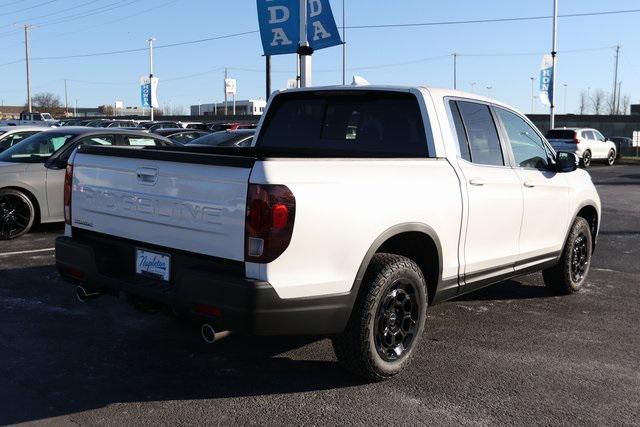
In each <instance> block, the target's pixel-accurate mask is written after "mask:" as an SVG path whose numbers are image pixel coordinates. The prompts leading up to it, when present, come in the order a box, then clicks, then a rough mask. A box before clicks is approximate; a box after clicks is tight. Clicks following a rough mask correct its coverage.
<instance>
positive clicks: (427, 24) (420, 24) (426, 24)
mask: <svg viewBox="0 0 640 427" xmlns="http://www.w3.org/2000/svg"><path fill="white" fill-rule="evenodd" d="M627 13H640V9H627V10H610V11H601V12H586V13H567V14H563V15H558V17H559V18H582V17H587V16H603V15H620V14H627ZM552 18H553V16H552V15H541V16H516V17H511V18H491V19H470V20H458V21H431V22H413V23H399V24H372V25H351V26H347V27H345V28H347V29H352V30H360V29H365V28H401V27H432V26H439V25H465V24H486V23H495V22H517V21H538V20H543V19H552Z"/></svg>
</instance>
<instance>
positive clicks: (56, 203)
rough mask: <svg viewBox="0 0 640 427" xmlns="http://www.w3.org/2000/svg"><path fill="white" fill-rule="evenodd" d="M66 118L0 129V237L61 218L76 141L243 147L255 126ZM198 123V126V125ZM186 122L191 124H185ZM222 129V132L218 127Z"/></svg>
mask: <svg viewBox="0 0 640 427" xmlns="http://www.w3.org/2000/svg"><path fill="white" fill-rule="evenodd" d="M123 122H124V121H118V120H110V121H107V120H99V121H98V120H94V121H92V122H86V121H68V122H65V123H62V126H60V127H51V128H49V127H43V126H6V127H0V240H9V239H14V238H17V237H19V236H21V235H23V234H25V233H26V232H28V231H29V230H30V229H31V227H32V226H33V225H34V224H36V223H51V222H61V221H63V219H64V215H63V185H64V174H65V169H66V166H67V161H68V159H69V156H70V155H71V153H72V152H73V151H74V150H75V149H76V148H77V147H78V146H80V145H100V146H115V147H130V148H138V149H139V148H144V147H166V146H182V145H190V146H202V147H206V146H209V147H212V146H215V147H231V148H232V147H244V146H249V145H251V142H252V139H253V136H254V133H255V129H254V127H255V126H252V125H242V124H238V123H219V124H215V125H206V127H205V128H204V129H198V128H196V125H197V126H199V125H200V124H195V123H177V122H142V123H138V124H136V125H134V123H132V122H129V121H127V122H126V123H127V124H129V125H130V126H120V125H121V124H122V123H123ZM202 125H204V124H202ZM189 126H191V127H189ZM221 128H222V130H220V129H221Z"/></svg>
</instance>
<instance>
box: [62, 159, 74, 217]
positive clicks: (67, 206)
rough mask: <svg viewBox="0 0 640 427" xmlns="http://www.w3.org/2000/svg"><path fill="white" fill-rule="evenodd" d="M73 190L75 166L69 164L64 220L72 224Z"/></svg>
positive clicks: (66, 172) (65, 178)
mask: <svg viewBox="0 0 640 427" xmlns="http://www.w3.org/2000/svg"><path fill="white" fill-rule="evenodd" d="M72 190H73V166H72V165H67V170H66V171H65V173H64V222H65V223H66V224H69V225H71V191H72Z"/></svg>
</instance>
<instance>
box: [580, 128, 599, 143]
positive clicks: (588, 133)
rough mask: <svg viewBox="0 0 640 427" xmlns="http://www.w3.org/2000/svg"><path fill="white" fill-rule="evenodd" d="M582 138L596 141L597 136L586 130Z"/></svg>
mask: <svg viewBox="0 0 640 427" xmlns="http://www.w3.org/2000/svg"><path fill="white" fill-rule="evenodd" d="M582 137H583V138H586V139H591V140H594V141H595V139H596V136H595V134H594V133H593V132H591V131H590V130H585V131H584V132H582Z"/></svg>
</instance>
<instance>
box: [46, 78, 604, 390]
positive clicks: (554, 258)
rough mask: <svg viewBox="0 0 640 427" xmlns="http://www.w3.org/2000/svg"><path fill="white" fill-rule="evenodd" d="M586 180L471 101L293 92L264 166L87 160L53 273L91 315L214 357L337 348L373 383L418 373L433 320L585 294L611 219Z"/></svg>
mask: <svg viewBox="0 0 640 427" xmlns="http://www.w3.org/2000/svg"><path fill="white" fill-rule="evenodd" d="M577 163H578V159H577V157H576V156H575V155H574V154H571V153H556V152H554V150H553V149H552V148H551V146H550V145H549V144H548V143H547V141H546V140H545V138H544V137H543V136H542V135H541V134H540V132H539V131H538V130H537V129H536V128H535V126H533V125H532V124H531V122H530V121H529V120H527V119H526V118H525V117H524V116H523V115H522V114H520V113H518V112H517V111H515V110H514V109H513V108H511V107H509V106H507V105H504V104H501V103H499V102H496V101H493V100H491V99H487V98H483V97H479V96H477V95H473V94H467V93H463V92H456V91H451V90H443V89H434V88H427V87H387V86H358V87H345V86H336V87H314V88H308V89H294V90H287V91H283V92H279V93H276V94H274V96H272V98H271V100H270V102H269V106H268V108H267V111H266V114H265V115H264V116H263V117H262V119H261V123H260V125H259V127H258V130H257V137H256V139H255V142H254V144H253V146H252V147H248V148H217V147H191V146H186V147H167V148H158V147H145V148H144V149H142V150H130V149H126V148H117V147H92V146H86V145H85V146H82V147H80V148H79V149H78V150H77V153H76V154H75V156H73V157H72V158H71V159H70V164H69V166H68V167H67V171H66V180H65V182H66V184H65V189H66V192H65V216H66V222H67V226H66V229H65V236H63V237H60V238H58V240H57V241H56V262H57V266H58V269H59V271H60V273H61V274H62V276H63V277H64V278H65V279H67V280H69V281H70V282H72V283H74V284H75V285H77V287H76V293H77V295H78V297H79V298H80V299H81V300H83V301H86V300H87V299H90V298H92V297H97V296H100V295H102V294H112V295H117V294H124V295H127V296H128V300H130V301H133V302H136V303H137V305H138V306H143V307H155V306H158V305H165V306H168V307H171V308H172V309H173V310H175V311H177V312H179V313H183V314H189V315H191V316H194V317H195V318H197V319H198V320H199V321H200V325H201V332H202V336H203V338H204V339H205V341H208V342H210V341H214V340H215V337H216V331H225V330H231V331H239V332H247V333H253V334H261V335H270V334H271V335H273V334H278V335H283V334H318V335H329V336H331V337H332V340H333V347H334V349H335V352H336V354H337V357H338V359H339V360H340V362H341V363H342V364H343V365H344V366H345V367H347V368H348V369H349V370H351V371H352V372H355V373H357V374H359V375H362V376H364V377H366V378H369V379H373V380H378V379H383V378H387V377H390V376H392V375H394V374H396V373H398V372H399V371H400V370H401V369H402V368H403V367H404V366H405V365H406V364H407V363H408V361H409V359H410V357H411V354H412V353H413V352H414V351H415V349H416V347H417V344H418V342H419V340H420V337H421V335H422V333H423V331H424V329H425V322H426V319H427V316H426V313H427V310H428V307H429V306H430V305H432V304H435V303H437V302H440V301H444V300H447V299H450V298H453V297H456V296H459V295H461V294H464V293H466V292H470V291H473V290H476V289H478V288H481V287H483V286H487V285H490V284H492V283H496V282H498V281H502V280H505V279H507V278H510V277H514V276H519V275H523V274H526V273H529V272H532V271H536V270H542V271H543V272H544V281H545V283H546V284H547V286H549V288H550V289H551V290H553V291H554V292H557V293H564V294H569V293H573V292H576V291H578V290H579V289H580V288H581V287H582V286H583V284H584V282H585V278H586V275H587V272H588V270H589V265H590V262H591V254H592V251H593V249H594V247H595V242H596V236H597V234H598V228H599V224H600V200H599V198H598V194H597V192H596V190H595V188H594V185H593V183H592V182H591V178H590V177H589V174H588V173H586V172H585V171H584V170H581V169H576V167H577ZM550 212H553V214H552V215H551V214H550Z"/></svg>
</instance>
